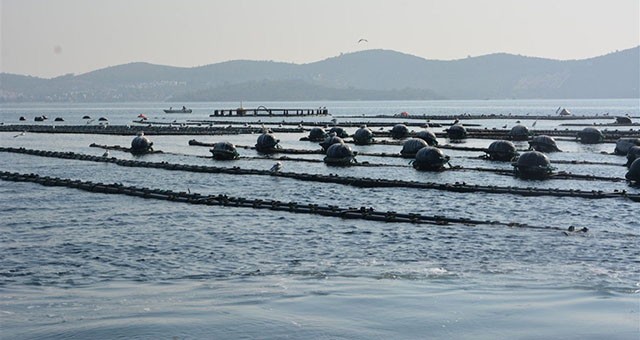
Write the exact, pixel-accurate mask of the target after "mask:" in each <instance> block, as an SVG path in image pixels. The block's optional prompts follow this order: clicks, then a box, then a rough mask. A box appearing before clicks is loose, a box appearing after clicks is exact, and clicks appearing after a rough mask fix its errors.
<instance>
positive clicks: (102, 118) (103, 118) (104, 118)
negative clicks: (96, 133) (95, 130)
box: [98, 117, 109, 122]
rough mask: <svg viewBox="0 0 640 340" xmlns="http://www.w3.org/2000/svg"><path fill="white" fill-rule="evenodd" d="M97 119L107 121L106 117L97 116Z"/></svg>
mask: <svg viewBox="0 0 640 340" xmlns="http://www.w3.org/2000/svg"><path fill="white" fill-rule="evenodd" d="M98 121H101V122H107V121H109V120H108V119H107V118H106V117H100V118H98Z"/></svg>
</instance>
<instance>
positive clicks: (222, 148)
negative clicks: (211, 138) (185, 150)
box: [209, 142, 240, 160]
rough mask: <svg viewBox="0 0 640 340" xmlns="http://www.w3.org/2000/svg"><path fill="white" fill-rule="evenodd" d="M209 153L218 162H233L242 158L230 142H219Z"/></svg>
mask: <svg viewBox="0 0 640 340" xmlns="http://www.w3.org/2000/svg"><path fill="white" fill-rule="evenodd" d="M209 151H210V152H211V153H212V154H213V158H215V159H217V160H232V159H237V158H238V157H239V156H240V154H238V151H237V150H236V146H235V145H233V144H232V143H229V142H218V143H216V144H214V145H213V148H212V149H210V150H209Z"/></svg>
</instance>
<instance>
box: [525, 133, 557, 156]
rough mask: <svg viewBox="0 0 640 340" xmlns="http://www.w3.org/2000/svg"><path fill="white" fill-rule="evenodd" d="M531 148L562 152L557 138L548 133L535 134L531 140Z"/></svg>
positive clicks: (541, 150)
mask: <svg viewBox="0 0 640 340" xmlns="http://www.w3.org/2000/svg"><path fill="white" fill-rule="evenodd" d="M529 146H530V147H531V149H533V150H536V151H540V152H560V149H558V145H557V144H556V140H555V139H553V137H550V136H547V135H540V136H535V137H533V139H532V140H531V141H530V142H529Z"/></svg>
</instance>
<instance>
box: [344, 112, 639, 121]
mask: <svg viewBox="0 0 640 340" xmlns="http://www.w3.org/2000/svg"><path fill="white" fill-rule="evenodd" d="M340 118H343V119H344V118H358V119H362V118H364V117H363V116H362V115H360V116H357V115H350V116H340ZM366 118H367V119H370V118H376V119H378V118H383V119H396V120H397V119H402V120H406V119H422V120H425V119H426V120H455V119H460V120H462V119H511V120H513V119H520V120H522V119H529V120H585V119H608V120H611V119H615V117H614V116H606V115H591V116H573V115H571V116H550V115H542V116H540V115H536V116H534V115H504V114H499V115H496V114H481V115H472V114H465V113H463V114H459V115H443V116H434V115H419V114H412V115H408V116H404V117H400V116H397V115H374V116H366ZM629 118H631V119H635V118H640V117H638V116H636V117H629Z"/></svg>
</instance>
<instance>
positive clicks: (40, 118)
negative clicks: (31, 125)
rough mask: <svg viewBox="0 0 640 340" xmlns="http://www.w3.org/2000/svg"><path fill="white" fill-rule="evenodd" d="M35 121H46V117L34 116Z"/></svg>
mask: <svg viewBox="0 0 640 340" xmlns="http://www.w3.org/2000/svg"><path fill="white" fill-rule="evenodd" d="M33 121H34V122H44V117H43V116H38V117H35V118H33Z"/></svg>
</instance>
